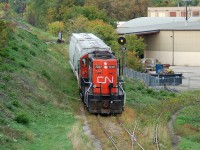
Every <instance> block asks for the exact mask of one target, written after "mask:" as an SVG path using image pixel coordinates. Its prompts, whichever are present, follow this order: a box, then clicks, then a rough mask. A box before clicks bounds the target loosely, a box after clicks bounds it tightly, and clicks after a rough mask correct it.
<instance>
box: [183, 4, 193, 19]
mask: <svg viewBox="0 0 200 150" xmlns="http://www.w3.org/2000/svg"><path fill="white" fill-rule="evenodd" d="M182 1H183V2H185V20H186V22H187V21H188V8H187V5H188V2H190V1H191V0H182Z"/></svg>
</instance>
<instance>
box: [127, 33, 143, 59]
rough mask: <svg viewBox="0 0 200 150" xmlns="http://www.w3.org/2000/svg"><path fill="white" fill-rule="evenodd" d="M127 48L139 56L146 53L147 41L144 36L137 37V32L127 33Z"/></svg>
mask: <svg viewBox="0 0 200 150" xmlns="http://www.w3.org/2000/svg"><path fill="white" fill-rule="evenodd" d="M126 40H127V42H126V48H127V50H128V51H132V52H133V51H134V52H135V54H137V56H138V57H139V56H141V55H142V54H144V50H145V47H146V45H145V43H144V39H143V38H142V37H137V36H136V35H135V34H130V35H126Z"/></svg>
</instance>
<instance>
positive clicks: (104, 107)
mask: <svg viewBox="0 0 200 150" xmlns="http://www.w3.org/2000/svg"><path fill="white" fill-rule="evenodd" d="M69 58H70V60H69V63H70V66H71V68H72V71H73V72H74V75H75V76H76V78H77V81H78V88H79V94H80V97H81V99H82V101H83V103H84V104H85V107H86V108H87V110H88V111H89V112H90V113H94V114H119V113H122V111H123V110H124V105H125V99H126V93H125V91H124V89H123V86H122V84H123V82H122V81H120V80H119V76H120V62H119V60H118V59H117V58H116V57H115V56H114V54H113V53H112V51H111V48H110V47H109V46H107V45H106V44H105V43H104V42H103V41H102V40H101V39H100V38H98V37H97V36H95V35H93V34H91V33H73V34H72V36H71V39H70V43H69Z"/></svg>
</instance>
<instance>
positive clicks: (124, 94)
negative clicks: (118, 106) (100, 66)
mask: <svg viewBox="0 0 200 150" xmlns="http://www.w3.org/2000/svg"><path fill="white" fill-rule="evenodd" d="M119 87H120V88H121V90H122V92H123V94H124V105H125V103H126V93H125V91H124V89H123V87H122V85H121V84H119Z"/></svg>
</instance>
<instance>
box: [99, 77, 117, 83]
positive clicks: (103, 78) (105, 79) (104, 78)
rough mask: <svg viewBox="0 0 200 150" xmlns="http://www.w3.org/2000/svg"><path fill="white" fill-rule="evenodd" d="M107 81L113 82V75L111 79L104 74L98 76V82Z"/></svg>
mask: <svg viewBox="0 0 200 150" xmlns="http://www.w3.org/2000/svg"><path fill="white" fill-rule="evenodd" d="M107 82H109V83H113V77H111V79H110V78H108V77H107V76H106V77H103V76H98V77H97V83H101V84H106V83H107Z"/></svg>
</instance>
